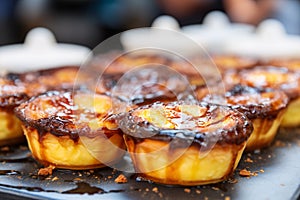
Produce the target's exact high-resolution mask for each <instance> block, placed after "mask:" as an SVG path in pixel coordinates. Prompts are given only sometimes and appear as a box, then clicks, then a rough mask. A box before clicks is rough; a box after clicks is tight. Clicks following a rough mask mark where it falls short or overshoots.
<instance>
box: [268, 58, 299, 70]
mask: <svg viewBox="0 0 300 200" xmlns="http://www.w3.org/2000/svg"><path fill="white" fill-rule="evenodd" d="M267 64H269V65H273V66H278V67H286V68H288V69H291V70H295V71H299V70H300V59H273V60H270V61H268V62H267Z"/></svg>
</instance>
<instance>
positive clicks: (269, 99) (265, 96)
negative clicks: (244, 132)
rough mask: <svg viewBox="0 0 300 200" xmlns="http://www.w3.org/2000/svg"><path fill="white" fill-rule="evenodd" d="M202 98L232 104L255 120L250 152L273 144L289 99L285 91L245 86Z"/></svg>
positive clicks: (212, 101)
mask: <svg viewBox="0 0 300 200" xmlns="http://www.w3.org/2000/svg"><path fill="white" fill-rule="evenodd" d="M202 100H203V101H206V102H211V103H219V104H225V105H228V106H231V107H232V108H233V109H236V110H238V111H240V112H241V113H243V114H245V115H246V116H247V117H248V119H250V120H251V122H252V124H253V132H252V134H251V136H250V138H249V139H248V142H247V146H246V150H248V151H249V150H255V149H261V148H264V147H267V146H269V145H270V144H271V143H272V141H273V139H274V137H275V136H276V133H277V130H278V128H279V126H280V123H281V120H282V118H283V116H284V113H285V112H286V108H287V105H288V102H289V99H288V97H287V96H286V95H285V93H284V92H282V91H279V90H262V89H257V88H253V87H248V86H241V85H236V86H234V87H233V88H231V89H229V90H228V91H227V92H226V93H225V96H223V97H222V96H217V95H213V94H212V95H206V96H205V97H203V98H202Z"/></svg>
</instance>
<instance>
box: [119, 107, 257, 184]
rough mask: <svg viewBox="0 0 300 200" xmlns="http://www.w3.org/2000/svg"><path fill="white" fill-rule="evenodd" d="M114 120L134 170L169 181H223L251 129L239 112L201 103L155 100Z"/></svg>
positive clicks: (230, 172)
mask: <svg viewBox="0 0 300 200" xmlns="http://www.w3.org/2000/svg"><path fill="white" fill-rule="evenodd" d="M119 125H120V128H121V129H122V130H123V131H124V134H125V135H124V138H125V143H126V146H127V149H128V151H129V153H130V156H131V158H132V160H133V164H134V167H135V170H136V172H137V173H139V175H140V176H142V177H144V178H147V179H149V180H151V181H154V182H157V183H163V184H171V185H202V184H209V183H216V182H220V181H222V180H226V179H227V178H228V177H229V176H230V175H231V174H232V172H233V171H234V170H235V168H236V166H237V164H238V162H239V160H240V157H241V155H242V152H243V150H244V148H245V146H246V142H247V139H248V137H249V136H250V134H251V132H252V124H251V122H250V121H249V120H248V119H247V118H246V117H245V116H244V115H242V114H241V113H239V112H236V111H234V110H232V109H230V108H228V107H224V106H216V105H212V104H207V103H195V104H187V103H183V102H181V103H180V102H172V103H155V104H151V105H147V106H143V107H139V108H137V109H134V110H131V111H130V112H129V113H127V114H126V115H125V116H123V118H122V119H121V120H120V122H119Z"/></svg>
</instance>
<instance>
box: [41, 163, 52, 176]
mask: <svg viewBox="0 0 300 200" xmlns="http://www.w3.org/2000/svg"><path fill="white" fill-rule="evenodd" d="M54 169H55V166H53V165H49V166H48V167H45V168H41V169H39V171H38V175H39V176H49V175H52V172H53V170H54Z"/></svg>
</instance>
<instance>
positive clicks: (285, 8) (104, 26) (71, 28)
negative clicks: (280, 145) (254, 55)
mask: <svg viewBox="0 0 300 200" xmlns="http://www.w3.org/2000/svg"><path fill="white" fill-rule="evenodd" d="M212 10H219V11H223V12H225V13H226V14H227V15H228V16H229V18H230V20H231V21H233V22H243V23H249V24H253V25H257V24H258V23H259V22H261V21H262V20H264V19H267V18H275V19H278V20H279V21H281V22H282V23H283V24H284V26H285V28H286V30H287V32H288V33H290V34H300V12H299V11H300V0H185V1H182V0H0V45H7V44H12V43H20V42H23V41H24V37H25V35H26V33H27V32H28V31H29V30H30V29H32V28H34V27H38V26H42V27H46V28H49V29H50V30H52V31H53V32H54V33H55V36H56V38H57V40H58V41H59V42H65V43H75V44H80V45H85V46H88V47H90V48H94V47H95V46H96V45H97V44H99V43H100V42H101V41H103V40H104V39H106V38H108V37H110V36H112V35H114V34H117V33H119V32H122V31H124V30H128V29H132V28H137V27H145V26H151V23H152V21H153V20H154V19H155V18H156V17H158V16H159V15H162V14H168V15H171V16H173V17H175V18H176V19H178V21H179V23H180V25H182V26H183V25H190V24H199V23H201V22H202V20H203V18H204V16H205V15H206V14H207V13H208V12H210V11H212Z"/></svg>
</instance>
